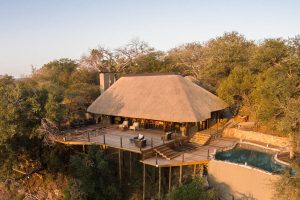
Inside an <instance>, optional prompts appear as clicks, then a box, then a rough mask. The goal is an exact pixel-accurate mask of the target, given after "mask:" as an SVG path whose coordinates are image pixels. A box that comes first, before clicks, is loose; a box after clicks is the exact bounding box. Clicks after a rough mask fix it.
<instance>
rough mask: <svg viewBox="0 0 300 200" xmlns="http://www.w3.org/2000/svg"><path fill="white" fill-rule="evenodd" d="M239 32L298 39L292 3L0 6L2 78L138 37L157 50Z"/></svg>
mask: <svg viewBox="0 0 300 200" xmlns="http://www.w3.org/2000/svg"><path fill="white" fill-rule="evenodd" d="M228 31H238V32H239V33H241V34H243V35H245V36H246V38H248V39H252V40H262V39H263V38H267V37H284V38H287V37H293V36H295V35H297V34H300V1H296V0H294V1H293V0H264V1H263V0H261V1H259V0H251V1H250V0H249V1H246V0H244V1H243V0H219V1H217V0H207V1H200V0H198V1H192V0H181V1H179V0H119V1H117V0H110V1H108V0H107V1H100V0H98V1H96V0H94V1H92V0H48V1H46V0H18V1H17V0H0V74H10V75H14V76H21V75H24V74H28V73H30V71H31V65H33V66H35V67H40V66H41V65H43V64H45V63H47V62H49V61H51V60H53V59H59V58H65V57H67V58H72V59H79V58H80V57H81V56H82V55H83V54H84V53H86V52H87V51H88V50H89V49H90V48H94V47H97V45H99V44H100V45H104V46H106V47H108V48H116V47H119V46H122V45H124V44H126V43H127V42H128V41H130V40H131V39H133V38H136V37H138V38H140V39H141V40H144V41H146V42H148V43H149V44H150V45H151V46H153V47H155V48H156V49H159V50H167V49H169V48H172V47H175V46H178V45H180V44H182V43H186V42H192V41H200V42H203V41H206V40H208V39H210V38H213V37H215V36H220V35H222V34H223V33H224V32H228Z"/></svg>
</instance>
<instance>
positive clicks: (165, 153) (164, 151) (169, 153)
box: [154, 146, 180, 160]
mask: <svg viewBox="0 0 300 200" xmlns="http://www.w3.org/2000/svg"><path fill="white" fill-rule="evenodd" d="M154 151H155V152H156V153H158V154H159V155H160V156H162V157H164V158H165V159H167V160H171V159H173V158H175V157H177V156H179V155H180V153H179V152H177V151H174V150H173V149H172V148H171V147H169V146H160V147H157V148H155V149H154Z"/></svg>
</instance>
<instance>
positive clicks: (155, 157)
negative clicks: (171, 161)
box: [155, 152, 157, 166]
mask: <svg viewBox="0 0 300 200" xmlns="http://www.w3.org/2000/svg"><path fill="white" fill-rule="evenodd" d="M155 166H157V152H156V154H155Z"/></svg>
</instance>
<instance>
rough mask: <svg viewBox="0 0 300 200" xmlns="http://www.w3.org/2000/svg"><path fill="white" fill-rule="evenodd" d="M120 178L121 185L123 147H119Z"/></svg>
mask: <svg viewBox="0 0 300 200" xmlns="http://www.w3.org/2000/svg"><path fill="white" fill-rule="evenodd" d="M119 180H120V185H121V184H122V160H121V149H119Z"/></svg>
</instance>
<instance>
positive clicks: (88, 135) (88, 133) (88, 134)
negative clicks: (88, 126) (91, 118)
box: [87, 132, 90, 142]
mask: <svg viewBox="0 0 300 200" xmlns="http://www.w3.org/2000/svg"><path fill="white" fill-rule="evenodd" d="M87 137H88V142H90V132H87Z"/></svg>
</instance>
